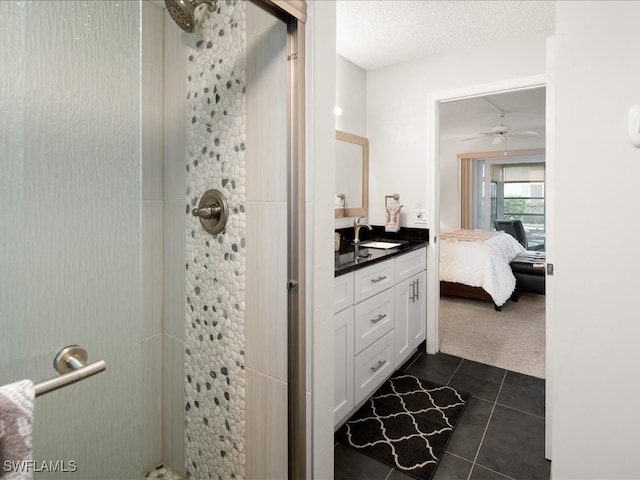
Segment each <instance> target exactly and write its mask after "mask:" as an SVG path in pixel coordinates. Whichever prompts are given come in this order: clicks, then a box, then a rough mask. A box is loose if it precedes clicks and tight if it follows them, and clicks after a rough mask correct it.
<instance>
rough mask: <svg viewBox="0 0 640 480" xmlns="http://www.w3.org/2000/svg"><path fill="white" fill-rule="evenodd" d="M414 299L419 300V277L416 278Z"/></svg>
mask: <svg viewBox="0 0 640 480" xmlns="http://www.w3.org/2000/svg"><path fill="white" fill-rule="evenodd" d="M416 300H420V279H419V278H416Z"/></svg>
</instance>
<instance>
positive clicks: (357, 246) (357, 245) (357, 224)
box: [353, 217, 372, 259]
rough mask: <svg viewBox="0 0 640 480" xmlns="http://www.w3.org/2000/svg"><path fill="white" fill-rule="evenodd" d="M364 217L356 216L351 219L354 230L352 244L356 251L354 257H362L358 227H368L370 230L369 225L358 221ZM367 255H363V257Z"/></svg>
mask: <svg viewBox="0 0 640 480" xmlns="http://www.w3.org/2000/svg"><path fill="white" fill-rule="evenodd" d="M363 218H364V217H356V218H354V220H353V229H354V230H355V235H354V237H353V245H354V246H355V253H356V255H355V256H356V259H357V258H358V257H362V255H360V229H361V228H362V227H365V228H368V229H369V230H372V228H371V225H367V224H366V223H360V220H361V219H363ZM366 256H368V255H365V257H366Z"/></svg>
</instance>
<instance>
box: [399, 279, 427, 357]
mask: <svg viewBox="0 0 640 480" xmlns="http://www.w3.org/2000/svg"><path fill="white" fill-rule="evenodd" d="M426 279H427V272H424V271H423V272H421V273H419V274H417V275H414V276H413V277H411V278H409V279H408V280H405V281H403V282H400V283H398V284H397V285H396V287H395V311H396V318H395V337H396V338H395V355H396V365H397V366H398V367H399V366H400V365H402V362H404V361H405V360H406V359H407V358H408V357H409V354H410V353H411V352H413V350H414V349H415V348H416V347H417V346H418V345H419V344H420V342H422V341H423V340H424V339H425V328H426V302H425V299H426V293H427V282H426Z"/></svg>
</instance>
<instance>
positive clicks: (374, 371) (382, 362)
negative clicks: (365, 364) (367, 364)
mask: <svg viewBox="0 0 640 480" xmlns="http://www.w3.org/2000/svg"><path fill="white" fill-rule="evenodd" d="M385 363H387V361H386V360H379V361H378V364H377V365H376V366H375V367H371V373H376V372H377V371H378V370H380V369H381V368H382V366H383V365H384V364H385Z"/></svg>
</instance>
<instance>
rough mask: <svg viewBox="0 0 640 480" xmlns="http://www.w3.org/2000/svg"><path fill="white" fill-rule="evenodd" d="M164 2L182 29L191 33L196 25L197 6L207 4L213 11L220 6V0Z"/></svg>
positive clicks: (167, 0) (175, 0) (165, 0)
mask: <svg viewBox="0 0 640 480" xmlns="http://www.w3.org/2000/svg"><path fill="white" fill-rule="evenodd" d="M164 4H165V5H166V7H167V11H168V12H169V15H171V18H173V21H174V22H176V23H177V24H178V26H179V27H180V28H181V29H182V30H184V31H185V32H188V33H191V32H193V30H194V28H195V26H196V14H195V11H196V8H198V7H199V6H200V5H202V4H206V5H208V6H209V11H210V12H211V11H213V10H215V9H216V7H217V6H218V0H164Z"/></svg>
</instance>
